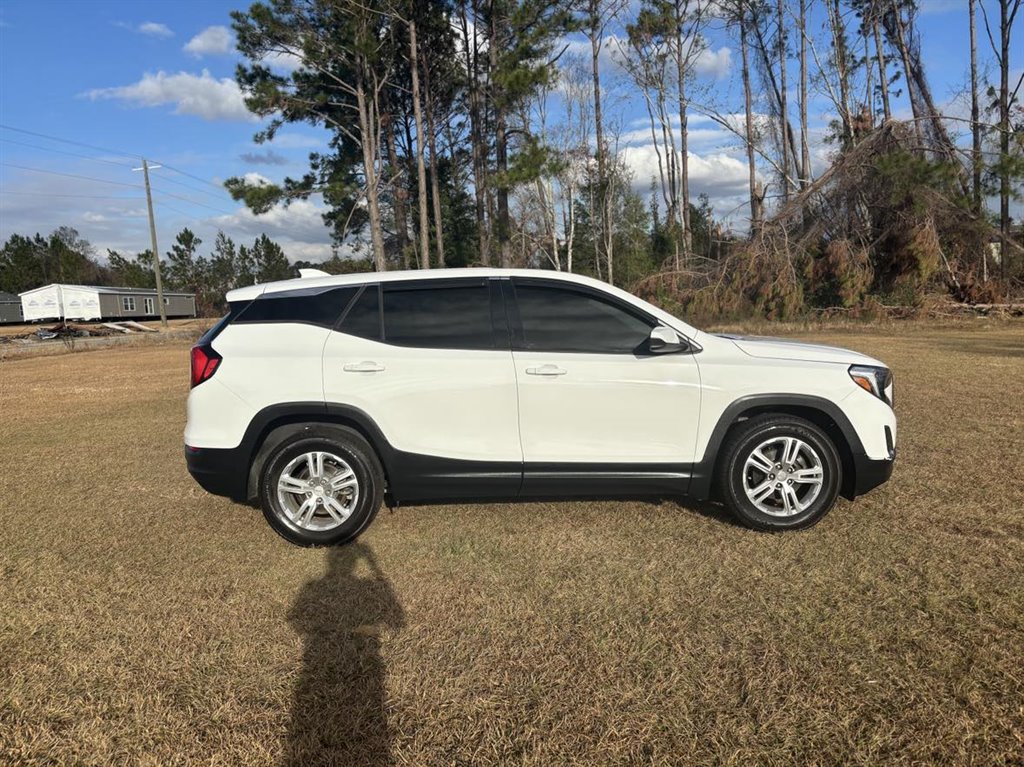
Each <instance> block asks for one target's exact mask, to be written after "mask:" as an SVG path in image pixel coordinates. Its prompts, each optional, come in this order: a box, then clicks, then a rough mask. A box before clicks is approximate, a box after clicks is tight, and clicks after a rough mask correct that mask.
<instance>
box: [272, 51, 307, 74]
mask: <svg viewBox="0 0 1024 767" xmlns="http://www.w3.org/2000/svg"><path fill="white" fill-rule="evenodd" d="M262 63H263V64H266V65H267V66H268V67H270V68H271V69H279V70H281V71H283V72H294V71H295V70H296V69H300V68H301V67H302V64H303V62H302V59H301V58H299V57H298V56H296V55H295V54H294V53H271V54H270V55H269V56H264V57H263V61H262Z"/></svg>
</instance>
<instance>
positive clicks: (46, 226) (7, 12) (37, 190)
mask: <svg viewBox="0 0 1024 767" xmlns="http://www.w3.org/2000/svg"><path fill="white" fill-rule="evenodd" d="M922 6H923V12H922V14H921V17H920V29H921V32H922V44H923V51H924V59H925V62H926V65H927V68H928V74H929V77H930V79H931V83H932V87H933V90H934V92H935V96H936V99H937V100H938V101H940V102H947V101H949V100H951V99H952V98H953V97H954V95H955V93H956V92H957V91H958V89H960V88H962V87H963V85H964V83H965V82H966V77H967V71H968V70H967V67H968V58H967V35H966V28H967V13H966V0H923V2H922ZM239 7H244V6H243V5H242V4H241V3H238V2H230V1H229V2H223V1H221V0H204V1H203V2H196V1H194V0H175V1H173V2H172V1H170V0H168V1H159V2H138V1H137V2H116V1H105V0H79V1H77V2H74V1H71V0H64V1H61V2H42V1H41V0H34V1H31V2H25V1H23V0H2V2H0V124H2V125H4V126H8V127H7V128H0V163H2V164H0V239H6V238H7V237H8V236H9V235H10V234H11V233H14V232H20V233H35V232H36V231H40V232H43V233H46V232H49V231H51V230H52V229H54V228H55V227H57V226H60V225H64V224H66V225H71V226H74V227H76V228H77V229H79V231H80V232H81V233H82V234H83V235H84V236H86V237H87V238H88V239H89V240H90V241H92V242H93V244H94V245H95V246H96V247H97V249H98V251H99V252H100V253H101V254H102V253H104V252H105V249H106V248H114V249H118V250H122V251H128V252H136V251H139V250H142V249H144V248H147V247H148V244H149V243H148V231H147V228H146V218H145V205H144V198H143V196H142V190H141V189H139V188H138V187H137V186H135V185H138V184H140V183H141V178H140V176H141V174H139V173H133V172H132V170H131V168H132V167H135V166H137V165H138V157H139V156H140V155H145V156H146V157H148V158H150V159H151V160H152V161H156V162H163V163H165V164H166V165H167V166H169V167H167V168H164V169H160V170H156V171H154V173H153V186H154V189H155V198H156V203H157V219H158V240H159V245H160V248H161V250H166V249H167V248H168V247H169V246H170V244H171V240H172V238H173V236H174V234H175V233H176V232H177V231H178V230H179V229H180V228H181V227H182V226H185V225H188V226H191V227H192V228H193V229H194V230H196V231H197V232H198V233H199V234H200V236H201V237H203V239H204V240H205V241H206V243H207V244H212V240H213V236H214V234H215V232H216V230H217V229H218V228H221V229H224V230H225V231H227V232H228V233H229V234H230V235H231V236H233V237H235V238H236V239H239V240H242V241H246V240H251V239H253V238H254V237H255V236H256V235H257V234H258V233H259V232H262V231H266V232H267V233H268V234H270V235H271V236H272V237H275V238H276V239H279V240H280V241H282V244H284V245H285V248H286V252H288V254H289V256H290V257H291V258H292V259H293V260H294V259H297V258H308V259H312V260H317V259H320V258H323V257H326V256H328V255H330V253H331V247H330V244H329V241H330V239H329V236H328V233H327V230H326V228H325V227H323V225H322V222H321V221H320V218H319V213H320V210H319V207H318V206H319V202H318V201H316V200H312V201H310V202H305V203H300V204H297V205H293V206H292V207H291V208H290V209H288V210H283V209H278V210H275V211H272V212H271V213H270V214H268V215H267V216H264V217H260V218H258V219H257V218H255V217H253V216H252V215H251V214H249V213H248V212H247V211H244V210H242V209H241V208H240V207H239V206H238V205H237V204H235V203H234V202H233V201H231V199H230V197H228V195H227V194H226V193H225V192H223V190H222V189H220V188H219V187H218V184H219V182H220V181H221V180H223V179H224V178H227V177H229V176H232V175H241V174H246V173H258V174H260V175H262V176H265V177H269V178H272V179H275V180H277V179H279V178H281V177H283V176H284V175H285V174H298V173H301V172H302V170H303V168H304V167H305V158H306V155H307V154H308V152H309V151H311V150H312V149H315V148H316V147H318V146H320V145H321V143H322V140H323V134H322V132H320V131H318V130H316V129H314V128H310V127H307V126H289V127H288V128H286V129H285V130H284V131H282V134H281V136H280V138H279V139H277V140H275V142H274V143H273V144H272V145H263V146H256V145H254V144H253V142H252V135H253V134H254V133H255V132H256V131H257V130H258V129H259V123H258V122H255V121H254V120H252V119H251V118H249V117H248V116H247V114H246V112H245V110H244V106H243V105H242V103H241V96H240V93H239V92H238V89H237V87H236V86H235V85H234V83H233V80H232V76H233V72H234V66H235V63H236V61H237V55H236V54H235V53H234V52H233V48H232V46H231V41H230V39H229V38H228V37H227V36H226V34H225V33H226V32H227V29H226V28H227V27H229V26H230V19H229V16H228V14H229V12H230V11H231V10H232V9H235V8H239ZM1018 26H1019V27H1020V28H1021V29H1022V30H1024V23H1022V24H1019V25H1018ZM615 31H616V30H612V31H611V32H612V34H614V33H615ZM819 34H820V30H819ZM1018 36H1021V43H1022V44H1021V45H1020V46H1017V49H1018V50H1020V51H1021V54H1019V55H1020V58H1021V59H1024V32H1019V35H1018ZM982 43H984V38H982ZM613 48H614V44H613V41H609V45H608V49H609V50H612V49H613ZM822 50H824V42H823V43H822ZM610 58H614V57H613V56H611V57H610ZM738 58H739V57H738V53H737V52H736V51H735V49H734V43H733V42H732V41H731V40H730V39H729V38H728V36H727V35H726V34H725V32H724V31H723V30H717V29H713V30H711V32H710V34H709V50H708V53H707V54H706V55H705V61H704V64H703V65H702V66H701V68H700V70H699V80H700V85H701V88H702V89H703V92H704V93H705V97H706V98H707V99H708V100H712V101H715V103H716V104H718V105H719V106H720V108H721V109H722V110H723V111H731V110H738V108H739V107H740V105H741V103H742V102H741V101H740V90H739V75H738V64H739V61H738ZM982 58H983V59H984V60H988V59H990V58H991V56H990V55H988V53H987V51H985V50H983V51H982ZM280 64H281V66H283V67H285V68H286V67H287V66H288V62H280ZM1019 66H1020V64H1019V62H1018V63H1016V64H1015V68H1017V69H1019ZM795 71H796V70H795V64H794V69H793V72H794V74H793V75H791V79H792V80H794V81H795ZM606 74H607V75H608V76H607V83H606V85H607V88H608V91H609V94H608V99H609V103H610V104H611V109H610V110H609V111H610V112H612V113H613V114H615V115H618V119H619V121H620V123H621V129H622V135H623V138H624V141H623V147H622V148H623V151H624V153H625V156H626V159H627V162H628V163H629V164H630V165H631V167H632V168H633V169H634V172H635V175H636V178H635V183H636V186H637V188H638V189H646V187H647V185H648V183H649V178H650V174H651V173H652V172H653V169H654V166H653V165H652V162H653V157H654V155H653V150H652V148H651V147H650V146H649V144H648V142H647V140H646V139H645V138H644V134H645V132H646V130H647V129H646V122H645V120H644V115H645V112H644V108H643V103H642V102H641V101H640V100H639V99H638V98H636V97H635V93H633V91H632V89H631V88H629V87H628V86H627V85H626V84H625V83H624V82H623V81H622V78H621V76H619V75H618V74H617V72H616V67H615V66H614V64H613V62H612V61H611V60H609V62H608V66H607V67H606ZM792 103H794V104H795V96H794V98H793V102H792ZM811 106H812V109H811V112H812V115H813V117H812V121H813V123H814V127H815V128H816V136H820V135H821V133H822V132H823V128H824V126H825V125H826V123H827V120H828V118H829V116H830V113H831V107H830V105H829V103H828V101H827V99H825V98H823V97H821V96H819V97H817V98H816V100H815V102H814V103H813V104H812V105H811ZM898 107H899V108H900V109H901V110H904V111H905V110H906V105H905V104H903V103H898ZM794 116H795V112H794ZM558 117H559V109H558V106H557V104H555V105H554V108H553V110H552V117H551V118H549V119H553V121H555V122H557V120H558ZM690 127H691V153H692V156H691V166H693V167H694V169H695V173H694V179H693V186H694V193H698V192H701V191H704V192H707V193H708V194H709V195H710V196H711V198H712V202H713V204H714V206H715V209H716V212H717V213H718V214H719V215H722V216H726V217H727V218H728V219H729V221H730V223H732V224H733V225H735V226H736V227H737V228H741V227H742V225H743V223H742V216H743V214H744V212H745V211H743V210H742V204H743V200H744V196H745V191H744V187H743V183H744V180H745V176H744V173H745V171H744V170H743V167H742V152H741V147H740V146H739V144H738V142H737V141H736V140H735V138H734V137H732V136H730V135H729V134H728V133H727V132H725V131H723V130H721V129H720V128H717V127H716V126H715V125H714V124H713V123H710V121H707V120H702V119H701V118H699V117H695V118H693V119H692V120H691V125H690ZM12 129H20V131H30V132H31V133H25V132H20V131H19V130H12ZM32 134H45V135H47V136H54V137H58V138H62V139H69V140H73V141H76V142H81V143H82V144H88V145H90V146H78V145H73V144H67V143H60V142H56V141H53V140H50V139H48V138H44V137H42V136H39V135H32ZM26 144H32V145H34V146H26ZM56 150H59V151H56ZM828 151H829V148H828V147H826V146H824V145H817V146H816V147H815V154H816V158H817V162H818V163H819V164H824V163H825V162H827V154H828ZM61 152H64V153H71V154H70V155H69V154H61ZM72 155H82V156H72ZM11 166H21V167H20V168H19V167H11ZM28 168H31V169H33V170H27V169H28ZM172 169H173V170H172ZM40 171H49V172H50V173H42V172H40ZM58 173H62V174H68V175H54V174H58ZM82 177H87V178H82ZM104 182H114V183H104Z"/></svg>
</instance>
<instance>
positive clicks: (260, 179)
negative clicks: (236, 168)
mask: <svg viewBox="0 0 1024 767" xmlns="http://www.w3.org/2000/svg"><path fill="white" fill-rule="evenodd" d="M242 178H243V179H244V180H245V183H247V184H249V185H250V186H267V185H269V184H270V183H271V181H270V179H269V178H267V177H266V176H264V175H263V174H262V173H255V172H250V173H246V174H245V175H244V176H242Z"/></svg>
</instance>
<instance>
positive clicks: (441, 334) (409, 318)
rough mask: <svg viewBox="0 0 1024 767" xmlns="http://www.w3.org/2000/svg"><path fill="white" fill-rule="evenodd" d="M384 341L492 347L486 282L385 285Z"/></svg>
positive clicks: (492, 334)
mask: <svg viewBox="0 0 1024 767" xmlns="http://www.w3.org/2000/svg"><path fill="white" fill-rule="evenodd" d="M384 341H385V342H386V343H389V344H397V345H399V346H419V347H430V348H435V349H493V348H494V333H493V332H492V328H491V299H490V291H489V290H488V288H487V285H465V286H463V285H455V286H443V287H440V286H439V287H436V288H435V287H412V288H403V287H401V286H395V287H390V286H389V287H385V289H384Z"/></svg>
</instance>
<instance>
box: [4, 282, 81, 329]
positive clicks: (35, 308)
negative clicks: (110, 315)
mask: <svg viewBox="0 0 1024 767" xmlns="http://www.w3.org/2000/svg"><path fill="white" fill-rule="evenodd" d="M20 295H21V311H22V314H23V315H24V319H25V322H32V321H33V320H59V319H68V320H98V319H100V317H101V314H100V293H99V291H98V290H97V289H96V288H93V287H89V286H86V285H56V284H54V285H44V286H43V287H41V288H36V289H35V290H26V291H25V292H24V293H22V294H20Z"/></svg>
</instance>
